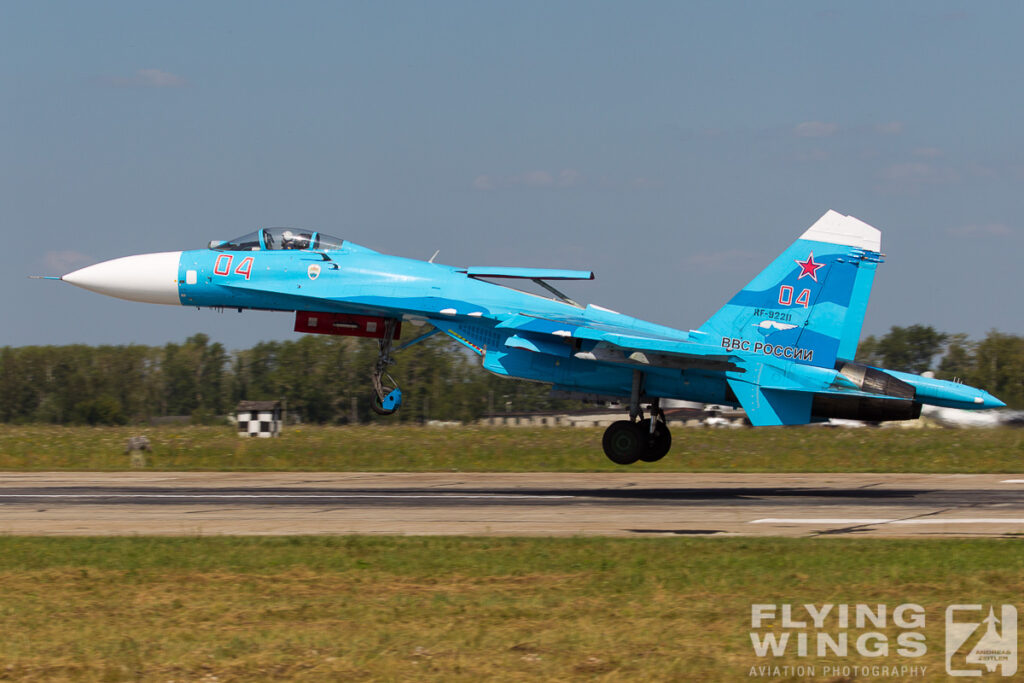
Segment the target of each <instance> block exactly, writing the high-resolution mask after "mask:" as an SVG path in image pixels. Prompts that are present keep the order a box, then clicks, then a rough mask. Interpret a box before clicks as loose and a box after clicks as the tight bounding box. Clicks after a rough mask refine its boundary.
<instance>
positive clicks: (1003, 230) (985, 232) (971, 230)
mask: <svg viewBox="0 0 1024 683" xmlns="http://www.w3.org/2000/svg"><path fill="white" fill-rule="evenodd" d="M946 233H947V234H948V235H949V236H951V237H963V238H970V237H996V238H1006V237H1013V236H1014V234H1015V231H1014V230H1013V228H1010V227H1009V226H1007V225H1006V224H1004V223H979V224H973V225H963V226H960V227H958V228H950V229H949V230H947V231H946Z"/></svg>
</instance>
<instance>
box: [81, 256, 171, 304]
mask: <svg viewBox="0 0 1024 683" xmlns="http://www.w3.org/2000/svg"><path fill="white" fill-rule="evenodd" d="M180 260H181V252H180V251H165V252H161V253H159V254H139V255H138V256H125V257H124V258H116V259H114V260H112V261H104V262H103V263H97V264H96V265H94V266H86V267H85V268H81V269H79V270H76V271H75V272H73V273H68V274H67V275H65V276H64V277H62V278H61V280H63V281H64V282H70V283H71V284H73V285H75V286H76V287H81V288H82V289H88V290H89V291H92V292H98V293H99V294H106V295H107V296H116V297H117V298H119V299H128V300H129V301H142V302H145V303H147V304H175V305H179V304H181V300H180V299H179V298H178V262H179V261H180Z"/></svg>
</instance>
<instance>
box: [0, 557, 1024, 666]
mask: <svg viewBox="0 0 1024 683" xmlns="http://www.w3.org/2000/svg"><path fill="white" fill-rule="evenodd" d="M0 586H2V592H0V633H2V638H0V679H3V680H18V681H60V680H81V681H129V680H144V681H150V680H152V681H186V680H188V681H197V680H198V681H233V680H265V681H273V680H308V681H328V680H408V679H417V680H435V681H478V680H502V681H505V680H513V681H514V680H595V679H596V680H603V681H627V680H628V681H635V680H738V679H745V678H747V677H748V672H749V670H750V667H751V666H757V665H764V664H778V665H783V664H787V663H788V664H790V665H793V664H798V663H803V664H808V663H811V662H809V661H808V660H807V659H804V660H803V661H802V662H801V661H800V660H798V659H797V658H795V657H790V658H788V659H786V658H782V659H774V658H771V657H767V658H758V657H757V656H755V654H754V651H753V648H752V646H751V641H750V635H749V634H750V631H751V624H750V616H751V603H754V602H758V603H778V604H783V603H792V604H796V605H800V604H803V603H814V604H817V605H821V604H823V603H835V604H844V603H845V604H851V605H853V604H856V603H867V604H871V605H875V604H877V603H883V604H886V605H887V606H888V609H889V610H892V609H893V608H895V607H896V606H897V605H899V604H901V603H917V604H919V605H921V606H922V607H924V609H925V613H926V624H925V626H924V627H923V628H920V629H915V630H918V631H920V632H922V633H924V635H925V638H926V645H927V653H926V654H925V655H924V656H922V657H920V658H915V659H910V658H901V657H898V656H896V655H895V653H894V652H893V654H892V655H891V656H889V657H886V658H882V659H879V658H874V659H871V658H865V657H863V656H860V655H857V654H856V653H855V652H854V651H853V650H854V648H853V647H852V646H851V654H850V656H848V657H847V658H843V659H837V658H835V657H834V656H833V657H832V658H831V659H828V658H820V659H819V658H814V657H812V658H811V659H812V660H813V663H814V664H815V665H816V666H819V667H821V666H823V665H825V664H828V663H829V662H831V663H833V664H837V663H844V664H860V665H872V664H894V665H895V664H900V663H902V664H911V665H915V666H926V667H927V668H928V672H929V674H939V673H940V672H942V670H943V656H944V650H943V645H942V643H943V635H942V634H943V628H944V623H943V614H944V610H945V607H946V606H947V605H949V604H952V603H962V602H980V603H985V604H988V603H995V604H999V603H1003V602H1015V601H1018V600H1019V598H1020V595H1021V593H1022V592H1024V553H1022V552H1021V551H1020V547H1019V545H1018V544H1017V543H1016V542H1005V541H989V540H960V541H886V540H869V539H853V540H847V539H818V540H815V541H813V542H805V541H800V540H794V539H683V538H672V539H617V540H612V539H491V538H445V537H432V538H423V537H420V538H394V537H334V538H322V537H293V538H270V539H267V538H261V539H257V538H238V537H234V538H177V539H169V538H161V539H155V538H134V539H131V538H16V537H6V538H0ZM830 626H831V628H830V629H828V630H829V632H830V633H833V634H835V633H836V631H837V628H836V624H835V622H831V623H830ZM864 630H865V629H860V630H858V629H853V628H851V630H850V633H851V634H852V635H851V642H852V639H853V638H854V637H855V636H856V635H858V634H860V633H862V632H863V631H864ZM866 630H881V631H883V632H886V633H887V635H888V636H889V637H890V638H891V639H892V642H893V645H892V648H893V650H895V633H896V631H894V630H893V629H892V628H889V629H866ZM926 678H927V679H931V680H934V679H936V678H939V679H941V676H933V675H928V676H927V677H926ZM776 680H778V679H776ZM822 680H839V677H831V678H830V677H827V676H826V677H824V678H822ZM916 680H921V679H920V678H918V679H916Z"/></svg>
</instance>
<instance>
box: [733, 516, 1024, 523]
mask: <svg viewBox="0 0 1024 683" xmlns="http://www.w3.org/2000/svg"><path fill="white" fill-rule="evenodd" d="M750 524H1024V517H950V518H942V517H938V518H936V517H929V518H926V519H856V518H838V517H765V518H764V519H754V520H751V521H750Z"/></svg>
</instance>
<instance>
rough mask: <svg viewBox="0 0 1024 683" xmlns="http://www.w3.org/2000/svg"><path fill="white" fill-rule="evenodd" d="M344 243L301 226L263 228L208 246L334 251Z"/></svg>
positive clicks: (230, 248)
mask: <svg viewBox="0 0 1024 683" xmlns="http://www.w3.org/2000/svg"><path fill="white" fill-rule="evenodd" d="M343 243H344V240H342V239H341V238H340V237H332V236H331V235H325V234H323V233H322V232H316V231H315V230H303V229H302V228H263V229H262V230H257V231H256V232H250V233H249V234H248V235H242V236H241V237H236V238H235V239H233V240H228V241H227V242H211V243H210V248H211V249H216V250H217V251H263V250H279V249H307V250H310V251H334V250H336V249H341V245H342V244H343Z"/></svg>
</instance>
